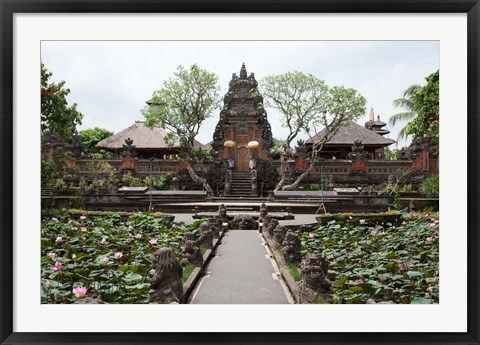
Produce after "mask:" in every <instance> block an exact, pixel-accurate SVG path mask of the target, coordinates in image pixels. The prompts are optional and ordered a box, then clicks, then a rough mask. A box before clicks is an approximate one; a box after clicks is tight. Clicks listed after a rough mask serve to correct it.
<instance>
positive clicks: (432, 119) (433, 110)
mask: <svg viewBox="0 0 480 345" xmlns="http://www.w3.org/2000/svg"><path fill="white" fill-rule="evenodd" d="M425 80H426V84H425V85H424V86H422V87H421V88H420V90H419V91H418V92H417V93H416V94H415V95H414V96H413V101H414V103H415V104H416V106H417V110H418V115H417V116H416V117H415V118H414V119H413V120H412V121H410V122H409V124H408V133H409V134H411V135H412V136H413V137H414V138H423V137H428V138H430V139H432V140H433V144H434V146H437V145H438V134H439V133H438V131H439V114H440V109H439V108H440V107H439V105H440V104H439V86H440V85H439V81H440V73H439V71H438V70H437V71H436V72H435V73H432V74H430V75H429V76H428V77H426V78H425Z"/></svg>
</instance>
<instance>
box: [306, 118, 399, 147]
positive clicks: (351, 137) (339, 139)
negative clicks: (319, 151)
mask: <svg viewBox="0 0 480 345" xmlns="http://www.w3.org/2000/svg"><path fill="white" fill-rule="evenodd" d="M324 137H325V129H324V130H322V131H320V133H318V134H317V135H315V136H314V137H312V138H311V139H308V140H307V141H306V143H307V144H311V143H312V142H319V141H322V140H323V138H324ZM357 139H360V140H361V141H362V144H363V145H378V146H388V145H391V144H393V143H394V142H395V140H392V139H388V138H385V137H383V136H381V135H380V134H377V133H376V132H374V131H372V130H370V129H367V128H365V127H363V126H360V125H358V124H356V123H355V122H353V121H349V122H347V123H346V124H345V125H344V126H342V127H340V128H339V129H338V132H337V133H335V135H334V136H333V137H332V139H330V140H329V141H328V142H327V143H326V144H325V145H353V143H354V142H355V140H357Z"/></svg>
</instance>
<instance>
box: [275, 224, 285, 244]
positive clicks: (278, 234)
mask: <svg viewBox="0 0 480 345" xmlns="http://www.w3.org/2000/svg"><path fill="white" fill-rule="evenodd" d="M286 232H287V229H285V227H284V226H283V225H280V224H278V225H277V227H276V228H275V229H273V240H274V241H275V242H276V244H277V245H281V244H282V243H283V240H284V238H285V233H286Z"/></svg>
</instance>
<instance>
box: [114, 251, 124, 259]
mask: <svg viewBox="0 0 480 345" xmlns="http://www.w3.org/2000/svg"><path fill="white" fill-rule="evenodd" d="M122 256H123V254H122V252H116V253H115V259H120V258H121V257H122Z"/></svg>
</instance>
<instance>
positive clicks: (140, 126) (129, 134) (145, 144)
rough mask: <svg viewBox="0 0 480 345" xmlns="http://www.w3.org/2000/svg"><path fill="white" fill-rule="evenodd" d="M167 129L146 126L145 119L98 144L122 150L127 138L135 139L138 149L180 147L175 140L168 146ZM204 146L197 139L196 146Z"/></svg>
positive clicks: (103, 147) (106, 147)
mask: <svg viewBox="0 0 480 345" xmlns="http://www.w3.org/2000/svg"><path fill="white" fill-rule="evenodd" d="M166 134H167V131H165V129H163V128H161V127H151V128H150V127H146V126H145V123H144V122H143V121H135V123H134V124H133V125H131V126H130V127H128V128H125V129H124V130H122V131H120V132H118V133H115V134H114V135H112V136H110V137H108V138H106V139H103V140H102V141H100V142H99V143H98V144H97V145H96V146H97V147H99V148H102V149H107V150H120V149H122V148H123V145H124V144H125V139H127V138H130V139H132V140H133V145H135V147H136V149H140V150H141V149H149V150H154V149H171V148H179V147H180V143H179V142H175V143H174V144H173V145H172V146H168V145H167V143H166V142H165V140H164V137H165V135H166ZM197 146H202V144H201V143H200V142H198V141H197V140H195V143H194V147H197Z"/></svg>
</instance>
